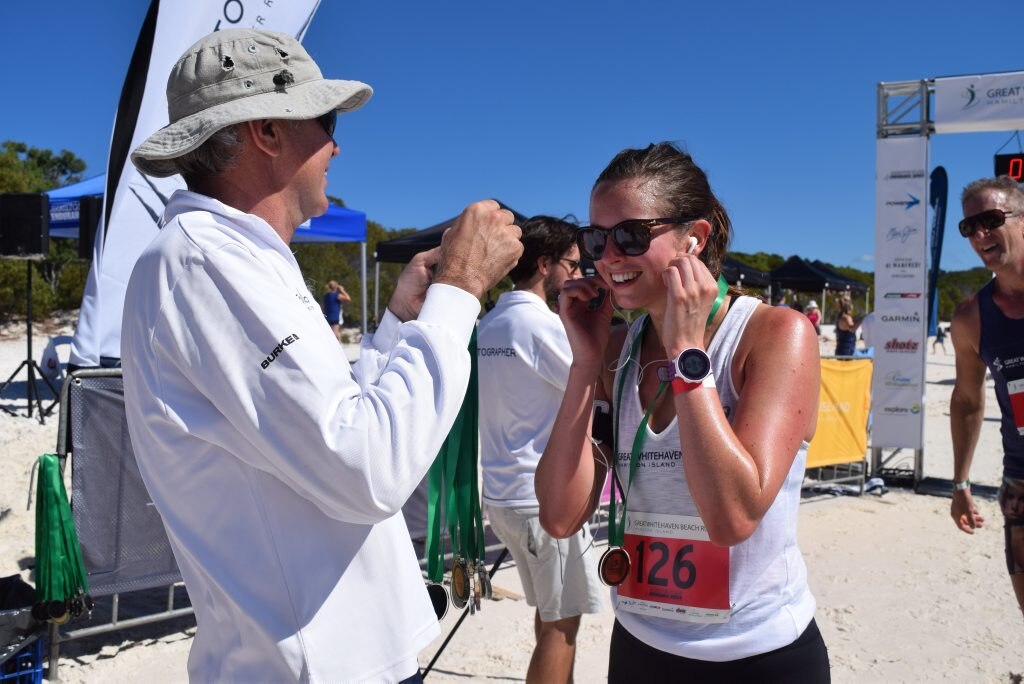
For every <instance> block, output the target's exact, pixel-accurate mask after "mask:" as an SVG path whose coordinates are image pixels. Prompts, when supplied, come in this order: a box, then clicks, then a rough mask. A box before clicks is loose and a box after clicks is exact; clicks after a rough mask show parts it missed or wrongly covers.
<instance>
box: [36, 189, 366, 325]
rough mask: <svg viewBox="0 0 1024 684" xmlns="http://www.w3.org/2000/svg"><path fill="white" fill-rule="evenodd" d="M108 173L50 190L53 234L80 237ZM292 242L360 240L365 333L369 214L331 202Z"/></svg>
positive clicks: (306, 224) (51, 231) (298, 229)
mask: <svg viewBox="0 0 1024 684" xmlns="http://www.w3.org/2000/svg"><path fill="white" fill-rule="evenodd" d="M106 182H107V177H106V175H105V174H100V175H99V176H93V177H92V178H87V179H86V180H83V181H81V182H79V183H74V184H72V185H67V186H65V187H63V188H56V189H54V190H50V191H48V192H47V193H46V194H47V195H49V196H50V237H52V238H64V239H68V240H77V239H78V212H79V205H80V200H81V199H82V198H83V197H90V196H97V195H102V194H103V191H104V188H105V187H106ZM292 242H359V243H361V244H360V248H361V249H360V265H361V273H362V278H363V282H362V294H363V332H364V333H365V332H366V323H367V318H366V214H365V213H363V212H361V211H356V210H355V209H346V208H345V207H339V206H336V205H334V204H332V205H331V206H330V207H329V208H328V209H327V212H326V213H325V214H324V215H323V216H317V217H316V218H313V219H310V220H309V221H306V222H305V223H303V224H302V225H300V226H299V227H298V228H297V229H296V230H295V235H294V236H292Z"/></svg>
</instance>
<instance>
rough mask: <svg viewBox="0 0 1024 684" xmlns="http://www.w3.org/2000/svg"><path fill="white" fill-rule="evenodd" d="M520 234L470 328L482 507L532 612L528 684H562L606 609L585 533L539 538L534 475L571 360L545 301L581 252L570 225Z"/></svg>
mask: <svg viewBox="0 0 1024 684" xmlns="http://www.w3.org/2000/svg"><path fill="white" fill-rule="evenodd" d="M522 229H523V235H522V242H523V256H522V257H521V258H520V259H519V263H518V264H516V267H515V268H513V269H512V271H511V272H510V273H509V277H510V278H511V280H512V283H513V284H514V285H515V289H514V290H512V291H511V292H505V293H504V294H502V295H501V296H500V297H499V298H498V303H497V304H496V305H495V307H494V309H492V310H491V311H490V312H488V314H487V315H486V316H484V318H483V320H481V321H480V326H479V329H478V331H477V356H478V358H479V364H480V365H479V377H480V464H481V470H482V471H483V482H484V505H485V506H486V510H487V515H488V518H489V519H490V523H491V529H492V530H494V533H495V534H496V535H497V537H498V539H499V540H500V541H501V542H502V543H503V544H505V546H507V547H508V550H509V551H510V552H511V554H512V558H513V559H514V560H515V563H516V568H517V569H518V571H519V577H520V579H521V580H522V583H523V592H524V593H525V594H526V601H527V603H529V605H531V606H535V607H536V609H537V610H536V613H535V615H534V633H535V636H536V639H537V646H536V648H535V650H534V652H533V657H532V658H531V660H530V666H529V669H528V670H527V672H526V681H527V682H536V681H541V680H544V681H550V682H569V681H572V669H573V662H574V660H575V656H576V633H577V631H578V630H579V626H580V616H581V615H582V614H583V613H598V612H600V611H601V610H602V609H603V601H602V599H601V596H602V594H603V593H604V591H603V589H602V588H601V586H600V584H599V582H598V578H597V565H596V558H595V556H594V550H593V543H592V539H591V536H590V531H589V529H588V528H587V526H586V525H584V526H583V529H582V530H580V532H577V533H576V535H575V536H574V537H570V538H568V539H555V538H554V537H552V536H551V535H549V534H548V533H547V532H545V531H544V529H543V528H542V527H541V525H540V517H539V516H540V509H539V504H538V503H537V495H536V493H535V492H534V488H533V477H534V472H535V471H536V469H537V463H538V462H539V461H540V455H541V454H542V453H544V447H545V446H546V445H547V441H548V437H549V436H550V434H551V427H552V425H553V423H554V420H555V415H556V414H557V413H558V407H559V405H560V404H561V402H562V395H563V394H564V393H565V383H566V380H567V379H568V377H569V364H570V363H572V353H571V352H570V350H569V341H568V339H567V338H566V336H565V328H564V327H563V326H562V322H561V321H560V320H559V318H558V315H557V314H555V313H552V311H551V309H550V308H549V307H548V302H553V301H557V299H558V293H559V292H560V291H561V289H562V284H563V283H565V282H566V281H567V280H570V279H573V278H578V277H579V276H580V262H579V258H580V253H579V248H578V247H577V246H576V243H575V235H576V227H575V226H574V225H573V224H571V223H569V222H567V221H564V220H560V219H556V218H552V217H550V216H535V217H533V218H531V219H530V220H529V221H526V222H524V223H523V225H522Z"/></svg>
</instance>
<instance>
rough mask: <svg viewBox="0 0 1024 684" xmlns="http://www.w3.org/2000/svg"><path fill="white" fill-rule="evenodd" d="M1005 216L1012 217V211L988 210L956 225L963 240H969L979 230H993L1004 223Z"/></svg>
mask: <svg viewBox="0 0 1024 684" xmlns="http://www.w3.org/2000/svg"><path fill="white" fill-rule="evenodd" d="M1007 216H1014V213H1013V212H1012V211H1003V210H1002V209H989V210H987V211H983V212H981V213H980V214H975V215H973V216H968V217H967V218H965V219H964V220H963V221H961V222H960V223H959V224H958V226H959V227H960V234H961V235H963V236H964V237H965V238H969V237H971V236H972V235H974V234H975V233H977V232H978V229H979V228H984V229H985V230H995V229H996V228H999V227H1001V226H1002V225H1003V224H1004V223H1006V217H1007Z"/></svg>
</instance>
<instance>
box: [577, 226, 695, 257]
mask: <svg viewBox="0 0 1024 684" xmlns="http://www.w3.org/2000/svg"><path fill="white" fill-rule="evenodd" d="M699 218H701V217H700V216H674V217H672V218H652V219H626V220H625V221H620V222H619V223H616V224H615V225H614V226H612V227H611V228H602V227H601V226H583V227H581V228H580V229H579V230H577V231H576V244H577V245H579V248H580V253H581V254H582V255H583V256H585V257H586V258H588V259H591V260H593V261H599V260H600V259H601V257H603V256H604V250H605V247H607V246H608V238H609V237H611V239H612V240H614V241H615V244H616V245H617V246H618V248H619V250H620V251H621V252H622V253H623V254H625V255H627V256H640V255H641V254H643V253H644V252H646V251H647V250H648V249H649V248H650V246H651V228H654V227H655V226H660V225H665V224H667V225H673V226H675V225H679V224H681V223H690V222H691V221H696V220H697V219H699Z"/></svg>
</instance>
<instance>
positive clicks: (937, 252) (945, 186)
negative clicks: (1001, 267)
mask: <svg viewBox="0 0 1024 684" xmlns="http://www.w3.org/2000/svg"><path fill="white" fill-rule="evenodd" d="M948 197H949V179H948V177H947V176H946V169H944V168H943V167H941V166H936V167H935V170H934V171H932V173H931V192H929V193H928V203H929V204H930V205H931V207H932V235H931V245H932V250H931V264H930V266H929V268H928V335H929V336H934V335H935V334H937V333H938V326H939V260H940V259H941V257H942V235H943V233H944V232H945V229H946V200H947V199H948Z"/></svg>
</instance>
